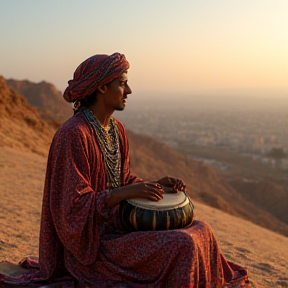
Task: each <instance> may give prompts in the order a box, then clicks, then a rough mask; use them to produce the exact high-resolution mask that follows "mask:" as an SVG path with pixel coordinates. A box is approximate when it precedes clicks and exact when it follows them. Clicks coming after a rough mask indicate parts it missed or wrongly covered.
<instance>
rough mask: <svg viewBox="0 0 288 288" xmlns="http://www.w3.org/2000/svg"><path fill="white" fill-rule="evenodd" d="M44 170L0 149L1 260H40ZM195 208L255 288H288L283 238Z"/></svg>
mask: <svg viewBox="0 0 288 288" xmlns="http://www.w3.org/2000/svg"><path fill="white" fill-rule="evenodd" d="M45 168H46V157H43V156H40V155H37V154H35V153H31V152H23V151H16V150H15V149H11V148H4V147H0V175H1V177H0V191H1V198H0V225H1V229H0V261H2V260H14V261H19V260H21V259H22V258H23V257H24V256H28V255H33V256H37V255H38V237H39V228H40V213H41V201H42V190H43V186H44V176H45ZM8 191H9V192H8ZM6 192H7V193H6ZM194 204H195V212H196V218H197V219H200V220H203V221H205V222H206V223H209V225H210V226H211V227H212V229H213V231H214V233H215V235H216V238H217V240H218V244H219V246H220V248H221V250H222V252H223V254H224V255H225V257H226V258H227V259H228V260H230V261H233V262H235V263H237V264H239V265H242V266H245V267H247V268H248V271H249V277H250V281H252V285H251V286H252V287H253V288H255V287H257V288H277V287H278V288H281V287H282V288H284V287H288V277H287V271H288V250H287V246H288V238H287V237H284V236H281V235H279V234H276V233H274V232H271V231H269V230H267V229H264V228H261V227H259V226H257V225H254V224H252V223H250V222H248V221H245V220H242V219H239V218H236V217H233V216H231V215H229V214H226V213H224V212H222V211H220V210H218V209H215V208H211V207H208V206H206V205H203V204H201V203H199V202H197V201H194Z"/></svg>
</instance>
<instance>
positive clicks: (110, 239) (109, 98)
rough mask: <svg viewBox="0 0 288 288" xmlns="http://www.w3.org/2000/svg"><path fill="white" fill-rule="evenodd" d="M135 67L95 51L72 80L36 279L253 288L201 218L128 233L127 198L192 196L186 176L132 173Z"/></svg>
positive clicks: (55, 147) (54, 147) (51, 162)
mask: <svg viewBox="0 0 288 288" xmlns="http://www.w3.org/2000/svg"><path fill="white" fill-rule="evenodd" d="M128 68H129V63H128V62H127V60H126V59H125V56H124V55H122V54H119V53H114V54H113V55H110V56H108V55H95V56H92V57H90V58H88V59H87V60H85V61H84V62H83V63H81V64H80V65H79V66H78V68H77V69H76V71H75V73H74V78H73V80H70V81H69V82H68V83H69V85H68V87H67V88H66V90H65V92H64V98H65V99H66V100H67V101H69V102H74V107H75V113H74V116H73V117H71V118H70V119H68V120H67V121H66V122H65V123H64V124H63V125H62V126H61V127H60V128H59V130H58V131H57V132H56V134H55V136H54V139H53V142H52V144H51V148H50V152H49V158H48V164H47V172H46V181H45V188H44V198H43V207H42V220H41V230H40V250H39V265H40V269H39V271H38V272H35V273H34V274H30V275H29V277H28V276H27V279H26V280H27V282H28V281H36V280H47V279H51V278H54V277H59V276H63V275H70V276H72V277H73V278H75V279H77V281H78V284H79V286H83V287H86V286H92V287H113V285H117V284H119V283H122V284H123V285H124V286H121V287H170V288H173V287H175V288H180V287H187V288H188V287H206V288H208V287H219V288H220V287H240V286H241V285H243V286H241V287H245V286H244V285H245V282H246V281H247V271H246V270H245V269H244V268H241V267H239V266H237V265H235V264H233V263H230V262H227V261H226V260H225V259H224V257H223V255H222V254H221V252H220V250H219V247H218V245H217V242H216V240H215V238H214V235H213V232H212V231H211V229H210V227H209V226H208V225H206V224H205V223H203V222H201V221H198V220H195V221H194V222H193V223H192V224H191V225H190V226H188V227H186V228H183V229H177V230H166V231H148V232H131V233H127V232H126V231H125V230H124V229H123V228H122V227H121V224H120V221H119V216H118V215H119V213H118V207H119V205H118V204H119V203H120V202H121V201H123V200H125V199H131V198H139V197H140V198H146V199H150V200H152V201H161V199H162V198H163V195H162V194H163V186H169V187H172V188H173V189H174V190H175V191H178V190H180V191H181V190H182V191H185V190H186V187H185V184H184V183H183V181H182V180H180V179H176V178H173V177H164V178H162V179H160V180H158V181H153V182H148V181H143V180H142V179H140V178H139V177H137V176H136V175H134V174H132V173H131V172H130V168H129V155H128V140H127V136H126V132H125V129H124V127H123V125H122V124H121V123H120V122H119V121H118V120H116V119H115V118H113V117H112V114H113V112H114V111H115V110H123V109H124V108H125V105H126V99H127V96H128V95H129V94H131V93H132V91H131V89H130V87H129V86H128V82H127V80H128V78H127V70H128ZM125 285H126V286H125ZM224 285H226V286H224Z"/></svg>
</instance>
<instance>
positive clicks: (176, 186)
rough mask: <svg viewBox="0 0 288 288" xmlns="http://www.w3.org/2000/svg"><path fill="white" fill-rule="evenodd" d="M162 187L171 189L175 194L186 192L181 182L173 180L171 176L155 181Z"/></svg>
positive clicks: (176, 179)
mask: <svg viewBox="0 0 288 288" xmlns="http://www.w3.org/2000/svg"><path fill="white" fill-rule="evenodd" d="M157 183H159V184H160V185H162V186H165V187H171V188H173V190H174V191H175V192H178V191H183V192H187V187H186V185H185V183H184V181H183V180H181V179H178V178H174V177H171V176H166V177H163V178H161V179H159V180H158V181H157Z"/></svg>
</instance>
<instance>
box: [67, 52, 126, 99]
mask: <svg viewBox="0 0 288 288" xmlns="http://www.w3.org/2000/svg"><path fill="white" fill-rule="evenodd" d="M129 66H130V65H129V63H128V61H127V60H126V58H125V56H124V55H123V54H120V53H118V52H116V53H114V54H112V55H110V56H109V55H102V54H101V55H94V56H92V57H90V58H88V59H87V60H85V61H84V62H82V63H81V64H80V65H79V66H78V67H77V69H76V70H75V72H74V77H73V79H72V80H69V81H68V87H67V88H66V90H65V91H64V94H63V97H64V99H65V100H66V101H68V102H75V101H77V100H80V99H82V98H84V97H86V96H88V95H91V94H92V93H93V92H94V91H96V89H97V88H98V87H100V86H101V85H104V84H107V83H109V82H111V81H112V80H113V79H115V78H117V77H120V76H121V75H122V73H123V72H124V71H126V70H127V69H128V68H129Z"/></svg>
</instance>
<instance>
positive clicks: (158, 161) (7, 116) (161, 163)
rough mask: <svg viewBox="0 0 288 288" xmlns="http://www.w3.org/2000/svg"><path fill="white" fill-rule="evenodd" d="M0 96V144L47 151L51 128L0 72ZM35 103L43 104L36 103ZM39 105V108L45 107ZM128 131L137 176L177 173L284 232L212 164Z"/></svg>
mask: <svg viewBox="0 0 288 288" xmlns="http://www.w3.org/2000/svg"><path fill="white" fill-rule="evenodd" d="M32 86H33V85H32ZM27 91H28V90H27ZM27 93H28V92H27ZM43 97H44V96H43ZM0 99H2V102H0V109H2V110H3V113H1V117H2V121H1V122H0V123H1V126H0V135H1V136H2V137H1V138H0V146H3V147H15V148H18V149H23V150H26V151H28V150H29V151H32V152H37V153H40V154H42V155H47V153H48V148H49V144H50V142H51V140H52V137H53V134H54V132H55V130H53V128H52V127H51V126H49V124H47V122H46V121H45V120H43V119H42V118H41V117H40V115H39V111H38V110H37V109H36V108H33V107H30V106H29V105H28V104H27V103H26V101H25V99H24V98H23V97H21V96H19V95H17V93H16V92H15V91H14V90H12V89H11V88H9V87H8V86H7V84H6V82H5V81H4V79H3V78H2V79H1V78H0ZM43 99H44V98H43ZM11 100H12V101H11ZM44 102H45V101H44ZM57 107H58V106H56V107H55V109H56V111H55V112H56V114H57V111H58V113H60V112H61V107H59V108H58V109H59V110H57ZM39 109H43V108H42V106H41V107H39ZM70 109H71V111H72V108H70ZM0 111H1V110H0ZM15 111H17V113H16V112H15ZM41 111H42V114H43V113H44V114H45V109H43V110H41ZM14 114H15V115H14ZM47 117H48V116H47ZM3 123H4V125H3ZM11 131H13V133H11ZM128 134H129V135H128V136H129V139H130V148H131V149H130V154H131V168H132V170H133V171H134V172H135V173H137V174H138V175H140V176H141V177H142V178H143V179H151V180H152V179H153V180H154V179H159V178H161V177H163V176H165V175H173V176H176V177H179V178H182V179H183V180H184V181H185V182H186V184H187V187H188V193H189V194H190V196H191V197H192V199H194V200H197V201H200V202H202V203H206V204H208V205H210V206H212V207H215V208H218V209H221V210H223V211H225V212H228V213H230V214H232V215H235V216H240V217H242V218H245V219H248V220H250V221H253V222H254V223H257V224H259V225H262V226H264V227H266V228H268V229H271V230H274V231H277V232H279V233H282V234H284V235H286V236H288V225H285V224H284V223H282V222H281V221H279V220H277V219H276V218H275V217H273V216H272V215H271V214H269V213H268V212H266V211H265V210H262V209H261V208H259V207H257V206H256V205H254V204H253V203H251V202H250V201H247V200H246V199H245V198H244V197H241V195H239V194H238V193H236V191H235V190H234V189H233V188H232V186H231V185H230V184H228V182H227V181H226V180H224V179H223V178H222V177H221V176H220V175H219V174H218V172H216V171H215V170H213V169H211V168H209V167H208V166H207V165H205V164H203V163H201V162H198V161H194V160H193V159H189V158H187V157H185V156H183V155H182V154H180V153H179V152H177V151H176V150H174V149H172V148H170V147H168V146H166V145H165V144H163V143H160V142H158V141H156V140H154V139H153V138H151V137H147V136H141V135H136V134H133V133H131V132H128Z"/></svg>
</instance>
